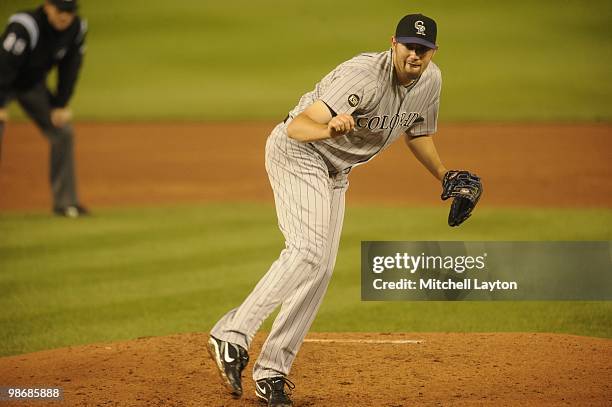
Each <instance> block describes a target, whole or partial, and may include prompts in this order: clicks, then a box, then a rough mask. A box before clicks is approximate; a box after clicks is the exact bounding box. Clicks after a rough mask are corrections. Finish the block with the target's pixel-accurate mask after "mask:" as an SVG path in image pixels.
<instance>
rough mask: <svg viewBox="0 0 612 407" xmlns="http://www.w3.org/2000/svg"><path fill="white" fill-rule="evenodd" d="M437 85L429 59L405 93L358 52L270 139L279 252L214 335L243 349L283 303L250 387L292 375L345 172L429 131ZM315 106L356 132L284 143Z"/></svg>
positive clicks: (331, 240)
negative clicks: (347, 117)
mask: <svg viewBox="0 0 612 407" xmlns="http://www.w3.org/2000/svg"><path fill="white" fill-rule="evenodd" d="M441 84H442V81H441V75H440V70H439V69H438V67H437V66H436V65H435V64H434V63H433V62H432V63H430V64H429V66H428V67H427V69H426V70H425V72H423V74H422V75H421V77H420V78H419V79H418V80H417V81H416V83H414V84H412V85H411V86H409V87H405V86H402V85H401V84H400V83H399V82H398V81H397V78H396V76H395V70H394V66H393V56H392V51H391V50H389V51H385V52H380V53H365V54H361V55H358V56H356V57H355V58H352V59H350V60H349V61H346V62H344V63H342V64H341V65H339V66H338V67H336V68H335V69H334V70H333V71H332V72H330V73H329V74H328V75H327V76H325V77H324V78H323V79H322V80H321V82H319V83H318V84H317V85H316V86H315V89H314V90H313V91H312V92H309V93H306V94H305V95H303V96H302V98H301V99H300V101H299V103H298V105H297V106H296V107H295V108H294V109H293V110H292V111H291V112H290V113H289V116H288V118H287V119H286V120H285V121H284V122H282V123H280V124H278V125H277V126H276V127H275V128H274V130H273V131H272V133H271V134H270V136H269V137H268V141H267V144H266V170H267V172H268V176H269V178H270V183H271V185H272V189H273V191H274V200H275V205H276V213H277V216H278V224H279V227H280V230H281V231H282V233H283V235H284V237H285V249H284V250H283V251H282V252H281V254H280V257H279V258H278V259H277V260H276V261H275V262H274V263H273V264H272V266H271V267H270V269H269V271H268V272H267V273H266V274H265V276H264V277H263V278H262V279H261V280H260V281H259V283H258V284H257V285H256V286H255V288H254V290H253V291H252V292H251V293H250V294H249V296H248V297H247V298H246V300H245V301H244V302H243V303H242V304H241V305H240V306H239V307H238V308H235V309H233V310H231V311H230V312H229V313H227V314H226V315H225V316H224V317H223V318H222V319H221V320H220V321H219V322H217V324H216V325H215V326H214V327H213V329H212V331H211V334H212V335H213V336H215V337H216V338H218V339H221V340H224V341H228V342H232V343H236V344H238V345H240V346H243V347H244V348H246V349H248V348H249V346H250V344H251V341H252V339H253V337H254V335H255V333H256V332H257V330H258V329H259V327H260V326H261V324H262V322H263V321H264V320H265V319H266V317H268V315H270V313H271V312H272V311H273V310H274V309H275V308H276V307H277V306H278V305H282V306H281V310H280V313H279V314H278V316H277V317H276V320H275V321H274V324H273V326H272V330H271V331H270V334H269V336H268V338H267V340H266V342H265V344H264V346H263V349H262V352H261V354H260V355H259V358H258V359H257V362H256V363H255V366H254V370H253V378H254V379H255V380H260V379H263V378H268V377H274V376H279V375H280V376H287V375H288V374H289V371H290V369H291V365H292V363H293V361H294V359H295V357H296V355H297V352H298V350H299V348H300V346H301V344H302V342H303V340H304V337H305V336H306V333H307V332H308V329H309V328H310V326H311V324H312V321H313V320H314V317H315V315H316V313H317V310H318V308H319V306H320V304H321V301H322V299H323V295H324V294H325V291H326V289H327V286H328V283H329V280H330V278H331V274H332V271H333V268H334V264H335V261H336V254H337V251H338V243H339V240H340V232H341V230H342V222H343V218H344V195H345V192H346V190H347V188H348V173H349V171H350V170H351V168H353V167H354V166H356V165H359V164H362V163H364V162H366V161H368V160H370V159H371V158H372V157H374V156H375V155H377V154H378V153H379V152H380V151H382V150H383V149H385V148H386V147H388V146H389V145H390V144H391V143H392V142H393V141H395V140H396V139H397V138H398V137H399V136H401V135H402V134H404V133H411V134H412V135H415V136H418V135H426V134H433V133H435V132H436V125H437V116H438V107H439V100H440V89H441ZM316 100H321V101H323V102H324V103H325V104H326V105H327V106H328V107H329V108H330V110H331V111H332V114H351V115H352V116H353V118H354V119H355V124H356V127H355V129H354V130H353V131H351V132H350V133H348V134H347V135H345V136H340V137H335V138H332V139H326V140H321V141H316V142H310V143H305V142H300V141H296V140H294V139H291V138H289V137H288V136H287V124H288V123H289V122H290V121H291V120H292V119H293V118H294V117H296V116H297V115H298V114H299V113H301V112H302V111H303V110H305V109H306V108H307V107H308V106H310V105H311V104H312V103H313V102H315V101H316Z"/></svg>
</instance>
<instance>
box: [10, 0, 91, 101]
mask: <svg viewBox="0 0 612 407" xmlns="http://www.w3.org/2000/svg"><path fill="white" fill-rule="evenodd" d="M86 32H87V24H86V23H85V21H84V20H82V19H81V18H79V17H78V16H77V17H76V18H75V19H74V21H73V22H72V24H71V25H70V26H69V27H68V28H67V29H66V30H64V31H57V30H55V29H54V28H53V27H52V26H51V25H50V24H49V21H48V20H47V15H46V14H45V12H44V10H43V8H42V7H39V8H37V9H36V10H31V11H25V12H22V13H17V14H14V15H13V16H11V18H10V19H9V24H8V26H7V27H6V30H5V31H4V33H3V34H2V37H0V107H3V106H4V105H6V102H7V98H8V95H9V93H13V92H22V91H26V90H28V89H30V88H32V87H33V86H35V85H36V84H38V83H39V82H41V81H43V80H45V79H46V77H47V74H48V73H49V71H50V70H51V69H52V68H53V67H54V66H57V67H58V81H57V91H56V93H55V94H52V95H51V105H52V106H53V107H65V106H66V105H67V104H68V101H69V100H70V97H71V96H72V92H73V91H74V86H75V84H76V81H77V77H78V75H79V70H80V68H81V63H82V61H83V53H84V51H85V34H86Z"/></svg>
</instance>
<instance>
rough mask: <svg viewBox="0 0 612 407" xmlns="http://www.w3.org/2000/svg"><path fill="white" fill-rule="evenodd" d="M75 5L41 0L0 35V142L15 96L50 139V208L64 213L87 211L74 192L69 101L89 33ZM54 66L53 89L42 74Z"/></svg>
mask: <svg viewBox="0 0 612 407" xmlns="http://www.w3.org/2000/svg"><path fill="white" fill-rule="evenodd" d="M77 7H78V4H77V0H45V3H44V4H43V5H42V6H40V7H38V8H37V9H35V10H30V11H25V12H21V13H17V14H14V15H12V16H11V17H10V18H9V21H8V26H7V27H6V30H5V31H4V33H3V34H2V37H0V143H1V142H2V135H3V132H4V123H5V122H6V120H7V119H8V114H7V110H6V105H7V103H8V102H9V101H11V100H12V99H15V100H17V102H19V104H20V105H21V107H22V108H23V110H24V111H25V112H26V113H27V114H28V116H29V117H30V118H31V119H32V120H33V121H34V122H35V123H36V125H37V126H38V128H39V129H40V130H41V131H42V133H43V134H44V135H45V136H46V137H47V138H48V139H49V143H50V145H51V157H50V182H51V190H52V192H53V212H54V213H55V214H56V215H60V216H66V217H79V216H83V215H87V214H88V211H87V209H85V208H84V207H83V206H82V205H81V204H80V203H79V200H78V197H77V188H76V178H75V168H74V146H73V130H72V126H71V124H70V122H71V118H72V113H71V110H70V108H69V107H68V102H69V101H70V97H71V96H72V93H73V91H74V87H75V84H76V82H77V78H78V76H79V71H80V69H81V64H82V61H83V53H84V51H85V34H86V33H87V23H86V21H85V20H82V19H81V18H79V16H78V15H77ZM55 66H57V89H56V91H55V92H52V91H51V90H50V89H49V88H48V87H47V85H46V79H47V75H48V73H49V72H50V71H51V69H52V68H53V67H55Z"/></svg>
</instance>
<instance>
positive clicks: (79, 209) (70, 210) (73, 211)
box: [53, 205, 90, 218]
mask: <svg viewBox="0 0 612 407" xmlns="http://www.w3.org/2000/svg"><path fill="white" fill-rule="evenodd" d="M53 213H54V214H55V215H57V216H63V217H65V218H80V217H82V216H89V215H90V212H89V210H88V209H87V208H85V207H84V206H83V205H68V206H62V207H55V208H53Z"/></svg>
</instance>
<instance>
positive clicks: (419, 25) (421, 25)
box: [414, 20, 425, 35]
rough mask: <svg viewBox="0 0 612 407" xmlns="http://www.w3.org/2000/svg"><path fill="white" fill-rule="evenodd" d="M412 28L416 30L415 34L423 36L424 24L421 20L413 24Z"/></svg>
mask: <svg viewBox="0 0 612 407" xmlns="http://www.w3.org/2000/svg"><path fill="white" fill-rule="evenodd" d="M414 28H416V30H417V32H416V33H417V34H419V35H425V24H424V23H423V22H422V21H421V20H419V21H417V22H416V23H414Z"/></svg>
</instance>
